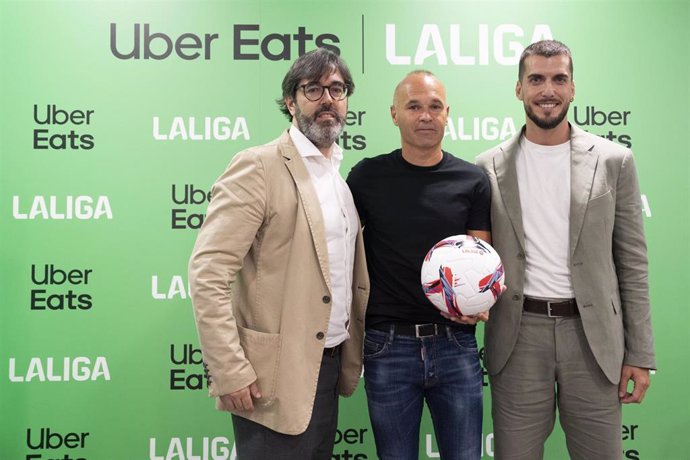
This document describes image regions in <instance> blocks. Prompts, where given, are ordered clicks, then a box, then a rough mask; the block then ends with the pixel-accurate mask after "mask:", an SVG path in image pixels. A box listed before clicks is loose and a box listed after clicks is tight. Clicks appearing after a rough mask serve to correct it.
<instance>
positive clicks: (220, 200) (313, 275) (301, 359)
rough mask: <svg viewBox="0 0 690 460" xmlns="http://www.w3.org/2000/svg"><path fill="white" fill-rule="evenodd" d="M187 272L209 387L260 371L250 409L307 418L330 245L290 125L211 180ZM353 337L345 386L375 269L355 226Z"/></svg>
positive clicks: (273, 418) (325, 311) (227, 386)
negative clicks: (257, 396)
mask: <svg viewBox="0 0 690 460" xmlns="http://www.w3.org/2000/svg"><path fill="white" fill-rule="evenodd" d="M189 281H190V286H191V290H192V303H193V305H194V314H195V318H196V325H197V330H198V332H199V341H200V343H201V350H202V353H203V356H204V362H205V363H206V365H207V366H208V370H209V375H210V378H211V384H210V386H209V391H210V394H211V396H216V397H217V396H221V395H224V394H228V393H232V392H234V391H237V390H239V389H241V388H244V387H246V386H248V385H249V384H251V383H252V382H253V381H254V380H257V381H258V385H259V389H260V391H261V394H262V398H261V399H260V400H258V401H257V402H256V404H255V410H254V412H252V413H244V412H240V413H238V415H242V416H243V417H246V418H248V419H251V420H253V421H255V422H257V423H260V424H262V425H264V426H267V427H269V428H271V429H272V430H275V431H278V432H280V433H286V434H293V435H294V434H300V433H302V432H304V430H305V429H306V428H307V425H308V424H309V420H310V419H311V413H312V407H313V405H314V396H315V393H316V383H317V380H318V377H319V367H320V365H321V359H322V357H323V348H324V342H325V333H326V331H327V329H328V320H329V318H330V312H331V299H330V296H331V289H330V279H329V268H328V249H327V246H326V236H325V230H324V224H323V217H322V214H321V208H320V205H319V200H318V197H317V195H316V190H315V189H314V186H313V185H312V182H311V178H310V177H309V173H308V171H307V168H306V166H305V165H304V162H303V161H302V157H301V156H300V154H299V152H298V151H297V149H296V147H295V145H294V144H293V143H292V140H291V139H290V135H289V134H288V132H287V131H286V132H284V133H283V135H282V136H281V137H280V138H278V139H276V140H275V141H273V142H271V143H269V144H266V145H262V146H258V147H253V148H250V149H248V150H245V151H243V152H240V153H238V154H237V155H236V156H235V158H233V161H232V162H231V163H230V166H229V167H228V169H227V170H226V171H225V173H224V174H223V175H222V176H221V177H220V178H219V179H218V181H216V183H215V184H214V186H213V197H212V199H211V202H210V204H209V206H208V212H207V216H206V219H205V220H204V224H203V226H202V228H201V231H200V232H199V236H198V238H197V240H196V245H195V247H194V252H193V254H192V257H191V260H190V261H189ZM352 291H353V295H352V306H351V316H350V318H351V321H350V324H349V329H348V332H349V333H350V338H349V339H348V340H346V341H345V342H344V343H343V346H342V354H341V373H340V379H339V381H338V388H339V392H340V393H341V394H343V395H350V394H352V392H354V390H355V387H356V386H357V383H358V382H359V377H360V373H361V370H362V341H363V336H364V314H365V308H366V304H367V298H368V295H369V278H368V276H367V267H366V261H365V259H364V244H363V242H362V232H361V229H359V230H358V233H357V241H356V246H355V262H354V272H353V284H352Z"/></svg>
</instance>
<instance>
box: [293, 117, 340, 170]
mask: <svg viewBox="0 0 690 460" xmlns="http://www.w3.org/2000/svg"><path fill="white" fill-rule="evenodd" d="M288 132H289V133H290V138H292V142H293V143H294V144H295V147H297V151H298V152H299V154H300V156H301V157H302V158H306V157H315V156H317V157H321V158H325V159H326V160H328V158H326V157H324V156H323V154H322V153H321V151H320V150H319V149H318V148H316V146H315V145H314V144H312V143H311V141H310V140H309V139H307V136H305V135H304V134H303V133H302V131H300V130H299V128H298V127H297V126H295V125H290V129H289V131H288ZM331 159H332V162H333V164H334V166H335V167H336V168H338V166H339V165H340V162H341V161H342V159H343V149H342V148H341V147H340V146H339V145H338V144H336V143H333V145H332V146H331Z"/></svg>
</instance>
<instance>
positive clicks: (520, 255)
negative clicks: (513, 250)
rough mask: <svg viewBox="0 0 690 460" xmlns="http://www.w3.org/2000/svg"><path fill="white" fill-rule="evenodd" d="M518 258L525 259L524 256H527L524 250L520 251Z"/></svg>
mask: <svg viewBox="0 0 690 460" xmlns="http://www.w3.org/2000/svg"><path fill="white" fill-rule="evenodd" d="M517 258H518V259H524V258H525V253H524V252H518V255H517Z"/></svg>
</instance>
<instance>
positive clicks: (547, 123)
mask: <svg viewBox="0 0 690 460" xmlns="http://www.w3.org/2000/svg"><path fill="white" fill-rule="evenodd" d="M524 105H525V114H527V118H529V119H530V120H532V121H533V122H534V124H535V125H537V126H538V127H540V128H541V129H553V128H555V127H556V126H558V125H559V124H560V123H561V122H562V121H563V120H564V119H565V116H566V115H568V109H569V108H570V103H566V104H565V105H564V106H563V110H561V113H559V114H558V115H556V117H555V118H551V119H548V120H545V119H543V118H539V117H538V116H537V115H536V114H535V113H534V111H533V110H532V107H531V106H529V105H528V104H524Z"/></svg>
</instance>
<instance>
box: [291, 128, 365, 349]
mask: <svg viewBox="0 0 690 460" xmlns="http://www.w3.org/2000/svg"><path fill="white" fill-rule="evenodd" d="M290 137H291V138H292V142H294V144H295V147H297V151H298V152H299V154H300V156H301V157H302V160H303V161H304V164H305V165H306V166H307V171H308V172H309V176H310V177H311V181H312V184H313V185H314V189H315V190H316V195H317V196H318V198H319V203H320V205H321V214H322V216H323V222H324V227H325V232H326V243H327V246H328V271H329V277H330V282H331V318H330V321H329V323H328V332H327V333H326V343H325V346H326V347H334V346H336V345H339V344H340V343H342V342H343V341H345V340H346V339H347V338H348V337H349V334H348V332H347V327H348V324H349V321H350V306H351V304H352V267H353V264H354V259H355V238H356V237H357V226H358V225H359V221H358V219H357V210H356V208H355V203H354V200H353V199H352V193H350V189H349V187H348V186H347V184H346V183H345V181H344V180H343V178H342V177H341V176H340V173H339V172H338V169H339V168H340V163H341V161H342V159H343V151H342V149H341V148H340V146H339V145H337V144H333V147H332V148H331V155H330V158H326V157H325V156H324V155H323V154H322V153H321V152H320V151H319V149H318V148H316V146H314V144H312V143H311V141H310V140H309V139H307V138H306V137H305V136H304V134H303V133H302V132H301V131H300V130H299V129H298V128H297V127H296V126H294V125H293V126H291V127H290Z"/></svg>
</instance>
